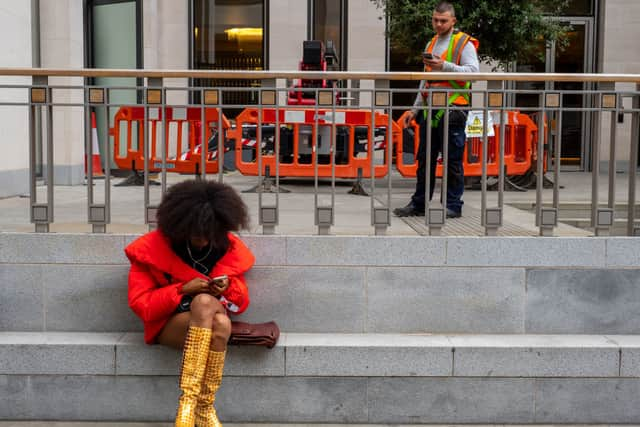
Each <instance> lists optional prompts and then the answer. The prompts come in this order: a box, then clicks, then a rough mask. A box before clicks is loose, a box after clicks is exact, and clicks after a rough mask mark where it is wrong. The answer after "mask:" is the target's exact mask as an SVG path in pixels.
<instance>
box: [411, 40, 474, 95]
mask: <svg viewBox="0 0 640 427" xmlns="http://www.w3.org/2000/svg"><path fill="white" fill-rule="evenodd" d="M437 41H438V35H437V34H436V35H435V37H433V38H432V39H431V41H430V42H429V44H428V45H427V50H426V52H429V53H432V52H433V47H434V46H435V44H436V42H437ZM469 42H471V43H473V45H474V46H475V48H476V50H478V46H480V42H479V41H478V40H477V39H475V38H473V37H471V36H470V35H468V34H465V33H463V32H461V31H454V33H453V34H452V35H451V38H450V39H449V46H448V47H447V49H446V50H445V51H444V52H442V55H440V57H441V58H442V59H443V60H444V61H447V62H452V63H454V64H456V65H460V58H461V57H462V51H463V50H464V47H465V46H466V45H467V43H469ZM424 70H425V71H427V72H429V71H431V67H429V66H427V65H425V66H424ZM433 87H442V88H453V89H465V90H468V89H469V88H470V87H471V82H468V81H461V80H448V81H446V80H442V81H427V82H425V88H433ZM422 96H424V97H425V98H426V97H427V96H428V92H423V93H422ZM448 103H449V104H454V105H469V103H470V102H469V92H455V93H453V94H452V95H451V96H449V100H448Z"/></svg>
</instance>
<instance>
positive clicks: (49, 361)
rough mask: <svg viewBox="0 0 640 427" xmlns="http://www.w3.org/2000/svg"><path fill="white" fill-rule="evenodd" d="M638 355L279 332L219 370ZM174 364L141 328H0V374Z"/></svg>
mask: <svg viewBox="0 0 640 427" xmlns="http://www.w3.org/2000/svg"><path fill="white" fill-rule="evenodd" d="M639 352H640V338H639V337H637V336H625V337H619V338H617V337H616V336H612V337H607V336H602V335H403V334H295V333H283V334H282V336H281V339H280V341H279V342H278V345H277V346H276V347H275V348H273V349H271V350H269V349H266V348H261V347H248V346H247V347H242V346H231V347H230V350H229V357H228V362H227V365H226V367H225V375H229V376H240V377H254V376H262V377H266V376H271V377H282V376H287V377H325V376H326V377H449V376H456V377H529V378H542V377H576V378H620V377H625V376H627V377H637V376H638V354H639ZM621 354H622V355H623V357H622V358H621V357H620V355H621ZM179 362H180V354H179V352H177V351H175V350H171V349H167V348H164V347H160V346H148V345H145V344H144V343H143V341H142V334H139V333H127V334H122V333H32V332H23V333H15V332H1V333H0V374H1V375H35V374H37V375H83V374H86V375H114V376H175V375H178V373H179Z"/></svg>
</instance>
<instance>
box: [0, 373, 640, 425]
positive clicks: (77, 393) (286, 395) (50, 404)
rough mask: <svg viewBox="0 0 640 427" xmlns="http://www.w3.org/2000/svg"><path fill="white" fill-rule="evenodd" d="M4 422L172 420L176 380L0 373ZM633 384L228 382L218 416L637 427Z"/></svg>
mask: <svg viewBox="0 0 640 427" xmlns="http://www.w3.org/2000/svg"><path fill="white" fill-rule="evenodd" d="M0 388H1V389H3V390H6V391H7V393H6V394H5V395H4V396H3V399H0V414H2V415H1V416H2V418H4V419H9V420H83V421H90V420H92V421H145V422H151V421H157V422H168V421H171V420H172V419H173V417H175V411H176V404H177V399H178V384H177V378H176V377H169V376H145V377H134V376H104V375H94V376H86V375H83V376H77V375H0ZM639 392H640V380H639V379H637V378H599V379H594V378H542V379H540V378H539V379H535V378H463V377H457V378H454V377H445V378H442V377H413V378H403V377H377V378H376V377H373V378H372V377H370V378H366V377H355V378H340V377H234V376H225V378H224V380H223V382H222V387H221V389H220V392H219V394H218V395H217V398H216V407H217V409H218V413H219V414H220V419H221V420H222V422H223V423H224V424H225V425H226V423H227V422H236V423H239V422H244V423H257V422H260V423H277V424H285V423H337V424H352V423H371V424H386V425H390V424H393V425H399V424H403V423H404V424H443V423H447V424H449V423H451V424H453V423H456V424H457V423H467V424H490V425H496V424H515V423H517V424H532V423H538V424H547V425H553V424H557V423H572V424H576V423H584V424H592V423H606V424H608V425H611V424H614V423H624V424H638V423H639V421H640V406H639V405H638V399H637V396H638V393H639Z"/></svg>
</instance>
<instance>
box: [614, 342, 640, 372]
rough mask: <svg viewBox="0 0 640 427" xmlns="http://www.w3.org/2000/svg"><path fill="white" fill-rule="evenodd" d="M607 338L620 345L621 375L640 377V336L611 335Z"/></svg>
mask: <svg viewBox="0 0 640 427" xmlns="http://www.w3.org/2000/svg"><path fill="white" fill-rule="evenodd" d="M607 338H608V339H609V340H611V341H612V342H614V343H616V345H618V346H619V347H620V376H621V377H636V378H637V377H640V336H638V335H610V336H607Z"/></svg>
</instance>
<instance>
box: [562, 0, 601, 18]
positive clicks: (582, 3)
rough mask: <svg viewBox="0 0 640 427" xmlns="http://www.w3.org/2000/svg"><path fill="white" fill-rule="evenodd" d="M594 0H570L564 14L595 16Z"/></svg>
mask: <svg viewBox="0 0 640 427" xmlns="http://www.w3.org/2000/svg"><path fill="white" fill-rule="evenodd" d="M593 3H594V0H569V4H568V5H567V8H566V9H565V10H564V12H562V15H563V16H593V15H594V13H593Z"/></svg>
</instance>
